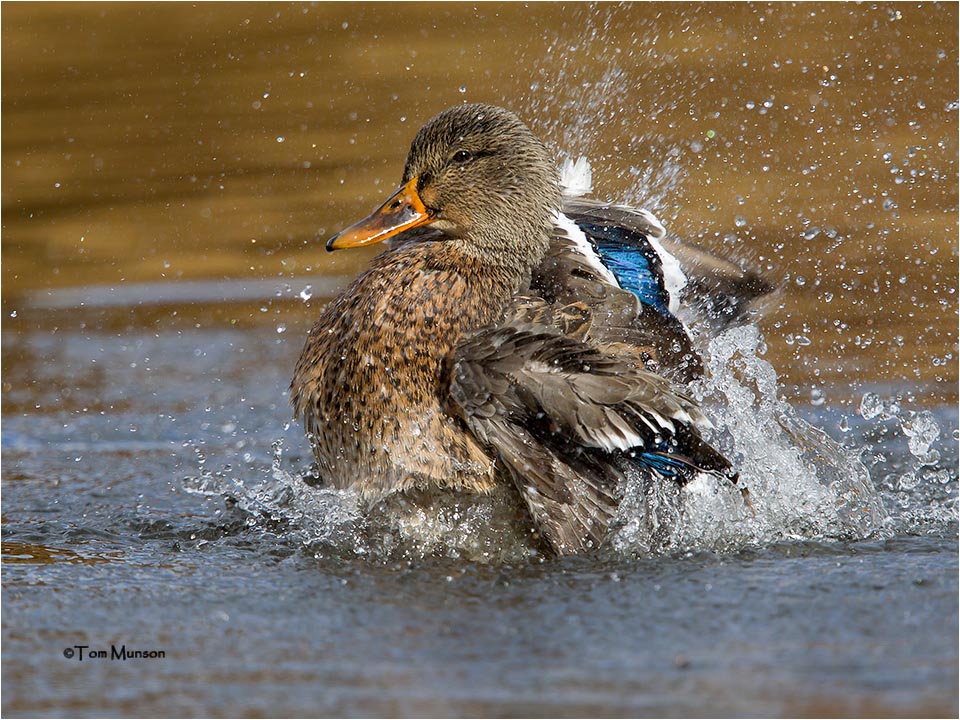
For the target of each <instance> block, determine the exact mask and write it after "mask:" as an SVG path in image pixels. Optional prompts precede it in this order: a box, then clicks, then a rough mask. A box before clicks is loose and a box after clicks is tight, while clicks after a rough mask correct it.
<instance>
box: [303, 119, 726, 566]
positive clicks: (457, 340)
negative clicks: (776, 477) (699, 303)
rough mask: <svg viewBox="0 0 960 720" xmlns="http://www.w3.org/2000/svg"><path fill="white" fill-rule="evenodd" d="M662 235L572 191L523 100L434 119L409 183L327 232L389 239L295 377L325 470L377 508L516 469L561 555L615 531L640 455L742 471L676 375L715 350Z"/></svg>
mask: <svg viewBox="0 0 960 720" xmlns="http://www.w3.org/2000/svg"><path fill="white" fill-rule="evenodd" d="M561 208H563V210H564V212H561ZM662 235H663V229H662V227H661V226H660V225H659V223H657V221H656V220H655V219H654V218H653V217H652V216H651V215H649V214H648V213H644V212H643V211H637V210H633V209H631V208H625V207H619V206H614V207H604V206H602V205H599V204H597V203H593V202H590V201H586V200H583V199H574V198H570V197H566V198H564V197H563V196H562V195H561V190H560V186H559V184H558V179H557V175H556V172H555V170H554V168H553V164H552V162H551V159H550V156H549V153H548V151H547V149H546V148H545V146H544V145H543V144H542V143H541V142H540V140H538V139H537V138H536V137H535V136H534V135H533V134H532V133H531V132H530V130H529V129H528V128H527V127H526V126H525V125H524V124H523V123H522V122H521V121H520V120H519V119H518V118H517V117H516V116H515V115H514V114H512V113H511V112H509V111H507V110H504V109H502V108H498V107H495V106H491V105H479V104H475V105H461V106H458V107H454V108H451V109H449V110H446V111H444V112H442V113H440V114H439V115H437V116H436V117H434V118H433V119H431V120H430V121H429V122H428V123H427V124H426V125H425V126H424V127H423V128H421V129H420V131H419V132H418V133H417V135H416V137H415V138H414V140H413V145H412V146H411V148H410V154H409V156H408V158H407V163H406V167H405V168H404V171H403V180H402V182H401V185H400V188H399V189H398V190H397V191H396V192H395V193H394V194H393V195H392V196H391V197H390V198H389V199H388V200H387V201H386V202H385V203H384V204H383V205H382V206H381V207H380V208H379V209H378V210H377V211H375V212H374V213H373V214H372V215H371V216H370V217H368V218H366V219H365V220H361V221H360V222H359V223H357V224H355V225H353V226H352V227H350V228H347V229H346V230H344V231H343V232H341V233H340V234H338V235H336V236H335V237H333V238H331V239H330V240H329V241H328V243H327V249H328V250H335V249H340V248H347V247H358V246H361V245H368V244H371V243H377V242H381V241H384V240H388V239H390V240H391V241H392V242H391V247H390V249H389V250H387V251H386V252H384V253H382V254H381V255H379V256H378V257H377V258H375V259H374V261H373V263H372V266H371V267H370V269H369V270H367V271H366V272H364V273H363V274H362V275H360V276H359V277H358V278H357V279H356V280H355V281H354V282H353V283H352V284H351V285H350V286H349V287H348V288H347V289H346V290H344V292H343V293H342V294H341V295H340V296H339V297H338V298H336V300H334V301H333V302H331V303H330V304H328V305H327V306H326V307H325V308H324V310H323V312H322V314H321V315H320V318H319V320H318V321H317V323H316V324H315V325H314V326H313V328H312V330H311V331H310V333H309V335H308V337H307V340H306V344H305V346H304V348H303V352H302V354H301V355H300V360H299V362H298V363H297V368H296V371H295V374H294V377H293V381H292V383H291V394H292V401H293V405H294V408H295V412H296V414H297V415H298V416H299V417H302V419H303V423H304V428H305V430H306V432H307V435H308V437H309V439H310V442H311V443H312V445H313V451H314V454H315V456H316V459H317V463H318V466H319V471H320V475H321V478H322V479H323V480H325V481H326V482H329V483H332V484H333V485H334V486H336V487H339V488H347V487H350V488H354V489H356V490H358V491H359V493H360V496H361V497H362V498H363V499H364V500H365V501H367V502H369V503H371V504H372V503H376V502H378V501H380V500H382V499H384V498H387V497H388V496H395V495H396V494H403V493H413V492H417V493H420V494H422V493H424V492H425V493H427V494H429V493H431V492H451V491H452V492H457V493H463V494H464V496H465V497H470V496H471V495H470V494H471V493H478V494H486V493H490V492H491V491H493V490H494V489H495V488H497V487H502V486H503V485H504V484H509V483H513V484H514V485H515V487H516V489H517V490H518V491H519V495H520V496H521V497H522V498H523V501H524V502H525V505H526V507H527V509H528V510H529V515H530V516H531V517H532V519H533V523H534V525H535V526H536V528H537V529H538V530H539V531H540V533H541V534H542V536H543V537H544V538H546V540H547V541H548V542H549V544H550V545H551V546H552V548H553V549H554V550H555V551H556V552H557V553H560V554H566V553H575V552H578V551H581V550H583V549H585V548H589V547H596V546H597V545H598V544H599V543H601V542H602V540H603V538H604V536H605V534H606V531H607V528H608V525H609V523H610V521H611V519H612V518H613V517H614V515H615V513H616V509H617V504H618V497H619V493H620V487H621V483H622V481H623V479H624V477H625V474H626V473H628V472H630V471H631V468H633V469H634V470H633V471H634V472H637V471H639V472H642V473H648V474H649V473H655V474H659V475H661V476H667V477H670V478H674V479H675V480H676V481H677V482H680V483H683V482H685V481H686V480H687V479H689V478H690V477H692V476H693V475H694V474H696V473H697V472H701V471H705V472H710V473H715V474H718V475H720V476H722V477H726V478H730V479H731V480H733V481H735V480H736V475H735V474H734V473H733V472H732V470H731V466H730V463H729V462H728V461H727V460H726V459H725V458H724V457H723V456H722V455H720V454H719V453H718V452H717V451H716V450H714V449H713V448H711V447H710V446H709V445H708V444H706V443H705V442H704V441H703V440H702V439H701V436H700V432H699V428H702V427H704V426H705V425H707V424H708V422H707V420H706V418H705V417H704V415H703V414H702V413H701V411H700V410H699V408H698V407H697V405H696V403H695V402H694V401H693V400H692V399H691V398H690V397H688V396H687V395H685V394H684V393H683V392H682V391H681V390H679V389H678V388H677V386H676V385H675V383H682V382H686V381H689V380H690V379H692V378H693V377H695V376H696V375H697V373H698V372H699V370H700V361H699V359H698V357H697V355H696V353H695V352H694V351H693V349H692V348H691V343H690V338H689V335H688V334H687V332H686V330H685V328H684V327H683V326H682V325H681V323H680V322H679V321H678V320H677V318H676V317H675V315H674V312H675V311H676V303H677V297H676V294H677V293H678V291H679V289H680V285H682V280H681V278H682V274H680V273H679V266H678V265H677V262H676V260H674V259H673V257H672V256H669V255H667V254H666V253H665V252H663V251H662V248H661V247H659V246H658V243H657V242H656V240H657V239H658V238H659V237H661V236H662ZM706 257H707V256H705V255H704V256H701V257H700V258H699V259H698V258H693V260H694V261H703V259H704V258H706ZM665 278H666V279H665ZM730 297H733V296H732V295H731V296H730Z"/></svg>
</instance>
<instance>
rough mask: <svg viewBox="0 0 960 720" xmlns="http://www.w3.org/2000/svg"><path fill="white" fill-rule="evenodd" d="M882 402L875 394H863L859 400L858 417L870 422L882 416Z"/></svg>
mask: <svg viewBox="0 0 960 720" xmlns="http://www.w3.org/2000/svg"><path fill="white" fill-rule="evenodd" d="M883 411H884V410H883V400H881V399H880V396H879V395H877V394H875V393H865V394H864V396H863V397H862V398H861V399H860V415H861V416H862V417H863V419H864V420H872V419H873V418H875V417H877V416H878V415H881V414H883Z"/></svg>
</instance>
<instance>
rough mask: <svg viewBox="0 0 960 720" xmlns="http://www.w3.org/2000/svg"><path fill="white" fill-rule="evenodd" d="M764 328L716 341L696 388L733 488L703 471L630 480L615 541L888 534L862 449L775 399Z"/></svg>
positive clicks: (741, 541)
mask: <svg viewBox="0 0 960 720" xmlns="http://www.w3.org/2000/svg"><path fill="white" fill-rule="evenodd" d="M763 350H764V345H763V341H762V338H761V336H760V333H759V330H757V328H756V327H753V326H743V327H736V328H733V329H731V330H728V331H726V332H724V333H722V334H721V335H719V336H718V337H716V338H714V339H713V340H711V341H710V342H709V344H708V347H707V349H706V352H705V359H706V364H707V370H708V373H707V375H706V376H705V377H704V379H703V380H701V381H700V382H699V383H698V384H697V385H696V386H694V388H693V394H694V396H695V397H696V398H697V399H698V400H699V401H700V402H702V403H703V404H704V406H705V408H706V409H707V410H708V412H709V413H710V415H711V419H712V420H713V422H714V424H715V425H716V427H717V428H720V430H719V431H717V432H715V433H714V436H713V437H711V438H709V440H710V441H711V443H712V444H714V445H715V446H716V447H718V448H719V449H720V450H721V451H722V452H724V454H726V456H727V457H729V458H731V460H733V462H734V466H735V467H736V468H737V470H738V471H739V473H740V478H739V481H738V483H737V486H733V485H730V484H727V483H724V482H721V481H719V480H717V479H716V478H714V477H712V476H709V475H701V476H700V477H699V478H698V479H697V480H696V481H694V482H692V483H690V484H689V485H688V486H686V487H685V488H683V489H682V490H681V489H679V488H677V487H676V486H674V485H672V484H671V483H666V482H663V483H653V484H652V486H651V484H650V482H649V481H647V482H646V483H645V484H644V483H638V482H637V481H633V482H632V484H628V488H627V492H626V494H625V499H624V504H623V506H622V508H621V518H620V520H621V523H622V524H623V527H622V528H621V529H620V530H618V532H617V533H616V535H615V538H614V545H615V547H616V548H617V549H618V550H619V551H620V552H626V553H634V554H636V553H640V554H647V553H650V552H663V551H678V550H720V551H728V550H734V549H737V548H741V547H744V546H747V545H762V544H769V543H771V542H776V541H780V540H822V539H856V538H864V537H869V536H870V535H871V534H873V533H877V532H880V531H882V530H883V528H884V521H885V519H886V517H887V515H886V511H885V510H884V507H883V503H882V500H881V497H880V494H879V493H878V492H877V491H876V489H875V488H874V485H873V482H872V481H871V478H870V474H869V471H868V470H867V468H866V467H865V466H864V464H863V463H862V462H861V461H860V459H859V456H858V454H857V453H855V452H852V451H850V450H847V449H846V448H843V447H842V446H840V445H839V444H838V443H836V442H834V441H833V440H832V439H831V438H829V437H828V436H827V435H826V434H825V433H823V432H822V431H820V430H818V429H816V428H814V427H812V426H811V425H809V424H808V423H806V422H804V421H803V420H801V419H800V418H798V417H797V415H796V413H795V411H794V410H793V408H792V407H791V406H790V405H789V404H788V403H787V402H785V401H784V400H781V399H779V398H778V396H777V389H778V385H777V376H776V372H775V370H774V368H773V366H772V365H771V364H770V363H769V362H767V361H766V360H764V359H763V358H762V357H760V355H761V354H762V352H763Z"/></svg>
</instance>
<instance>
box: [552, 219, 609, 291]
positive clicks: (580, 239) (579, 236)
mask: <svg viewBox="0 0 960 720" xmlns="http://www.w3.org/2000/svg"><path fill="white" fill-rule="evenodd" d="M554 226H555V227H556V228H557V229H558V230H562V231H563V233H564V234H565V235H566V236H567V237H568V238H570V240H571V241H572V242H573V245H574V247H575V249H576V251H577V253H578V254H580V255H583V257H585V258H586V259H587V262H588V264H589V265H590V267H591V269H593V270H594V272H596V273H597V274H598V275H599V276H600V277H602V278H603V279H604V280H606V281H607V282H608V283H610V284H611V285H613V286H614V287H620V283H619V282H617V278H616V277H614V275H613V273H612V272H610V268H608V267H607V266H606V265H604V264H603V263H602V262H600V258H599V257H597V253H596V252H595V251H594V249H593V246H592V245H591V244H590V241H589V240H587V236H586V235H584V234H583V230H581V229H580V227H579V226H578V225H577V224H576V223H575V222H574V221H573V220H571V219H570V218H568V217H567V216H566V215H564V214H563V213H562V212H558V213H557V214H556V215H554Z"/></svg>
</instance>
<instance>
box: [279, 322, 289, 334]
mask: <svg viewBox="0 0 960 720" xmlns="http://www.w3.org/2000/svg"><path fill="white" fill-rule="evenodd" d="M286 331H287V326H286V325H284V324H283V323H280V324H279V325H277V333H278V334H279V333H285V332H286Z"/></svg>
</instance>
